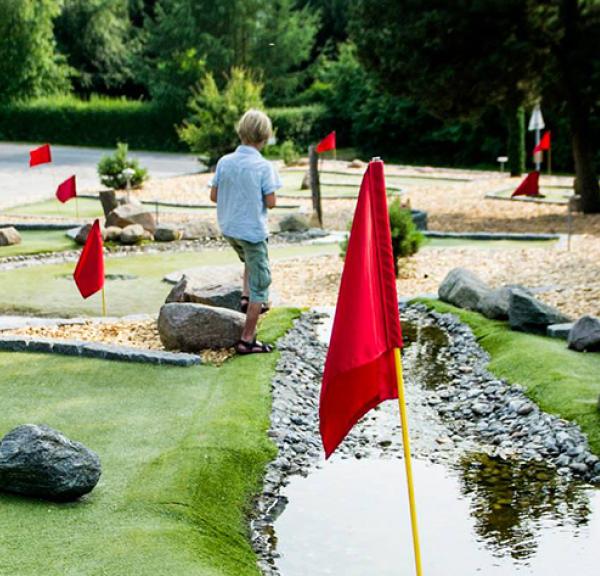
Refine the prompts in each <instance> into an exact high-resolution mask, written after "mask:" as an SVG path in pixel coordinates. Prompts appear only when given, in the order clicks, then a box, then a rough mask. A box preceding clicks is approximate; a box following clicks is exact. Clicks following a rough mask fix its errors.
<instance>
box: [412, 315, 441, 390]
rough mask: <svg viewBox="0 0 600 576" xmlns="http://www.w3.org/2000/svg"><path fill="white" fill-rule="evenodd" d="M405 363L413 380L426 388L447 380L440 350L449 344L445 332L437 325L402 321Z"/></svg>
mask: <svg viewBox="0 0 600 576" xmlns="http://www.w3.org/2000/svg"><path fill="white" fill-rule="evenodd" d="M402 336H403V338H404V364H405V367H406V369H407V370H410V376H411V378H412V379H413V380H416V381H418V382H421V383H422V384H423V385H424V386H425V387H426V388H435V387H436V386H439V385H440V384H443V383H444V382H446V381H447V379H448V376H447V372H446V364H445V361H444V359H443V355H441V354H440V352H441V351H442V350H443V349H444V348H446V346H448V337H447V336H446V334H445V332H444V331H443V330H441V329H440V328H438V327H436V326H429V325H422V324H420V323H417V322H402Z"/></svg>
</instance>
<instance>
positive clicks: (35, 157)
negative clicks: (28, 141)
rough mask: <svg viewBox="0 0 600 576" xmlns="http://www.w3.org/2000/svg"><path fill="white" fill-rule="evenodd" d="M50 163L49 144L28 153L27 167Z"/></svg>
mask: <svg viewBox="0 0 600 576" xmlns="http://www.w3.org/2000/svg"><path fill="white" fill-rule="evenodd" d="M48 162H52V154H51V153H50V144H44V145H43V146H40V147H39V148H35V149H34V150H30V151H29V167H30V168H31V167H32V166H37V165H38V164H47V163H48Z"/></svg>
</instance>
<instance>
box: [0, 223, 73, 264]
mask: <svg viewBox="0 0 600 576" xmlns="http://www.w3.org/2000/svg"><path fill="white" fill-rule="evenodd" d="M1 227H2V226H1V225H0V228H1ZM19 234H21V239H22V242H21V243H20V244H15V245H14V246H1V247H0V258H3V257H6V256H32V255H34V254H42V253H44V252H63V251H65V250H74V249H75V248H78V247H79V246H78V245H77V244H76V243H75V242H74V241H73V240H71V239H70V238H68V237H67V235H66V234H65V231H64V230H23V231H21V232H19Z"/></svg>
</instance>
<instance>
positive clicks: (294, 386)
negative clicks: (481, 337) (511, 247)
mask: <svg viewBox="0 0 600 576" xmlns="http://www.w3.org/2000/svg"><path fill="white" fill-rule="evenodd" d="M401 315H402V319H403V321H408V322H413V323H415V324H416V325H417V326H420V327H438V328H441V329H442V331H443V334H444V335H445V339H444V340H445V342H444V344H443V345H442V346H441V347H440V349H439V350H438V352H437V355H436V357H435V369H436V370H438V371H439V370H443V372H444V374H443V375H442V377H441V378H439V379H438V378H435V374H434V372H431V371H430V370H431V366H429V367H427V366H424V367H421V370H425V373H418V372H419V370H418V369H415V365H416V364H418V362H417V361H416V360H417V359H416V358H415V354H417V353H418V352H416V351H415V347H412V346H409V347H407V348H406V349H405V351H404V357H405V379H406V384H407V386H406V397H407V404H408V407H409V419H410V436H411V452H412V454H413V456H415V457H417V458H424V459H428V460H430V461H431V462H436V463H441V462H457V461H458V460H459V459H460V457H461V455H464V454H466V453H469V452H479V453H483V454H487V455H489V456H491V457H493V458H498V459H501V460H505V461H514V462H515V464H517V463H518V464H520V465H522V464H523V463H527V462H536V463H537V462H539V463H541V464H544V465H546V466H549V467H550V468H552V469H555V470H556V472H557V474H558V475H559V478H560V479H561V481H562V482H570V481H572V480H575V479H578V480H585V481H591V482H593V483H598V484H600V462H599V459H598V457H596V456H595V455H593V454H592V453H591V452H590V451H589V448H588V444H587V440H586V437H585V435H584V434H583V433H582V432H581V431H580V429H579V427H578V426H577V425H575V424H572V423H569V422H567V421H565V420H562V419H560V418H557V417H555V416H551V415H549V414H546V413H544V412H542V411H541V410H540V409H539V408H538V407H537V405H535V404H534V403H532V402H531V401H530V400H529V399H528V398H527V397H526V396H525V394H524V392H523V389H522V388H521V387H520V386H515V385H510V384H508V383H506V382H505V381H503V380H499V379H497V378H495V377H494V376H493V375H492V374H490V373H489V372H488V371H487V368H486V366H487V364H488V362H489V357H488V355H487V353H486V352H485V351H483V350H482V349H481V347H480V346H479V345H478V344H477V342H476V340H475V337H474V336H473V333H472V332H471V330H470V328H468V327H467V326H465V325H464V324H462V323H461V322H460V321H459V320H458V319H457V318H456V317H454V316H452V315H451V314H439V313H437V312H434V311H430V310H428V309H427V308H426V307H424V306H422V305H409V306H402V307H401ZM324 316H325V315H323V314H319V313H316V312H309V313H305V314H304V315H303V316H302V317H301V318H300V319H299V320H298V321H297V322H296V324H295V326H294V328H293V329H292V330H291V331H290V332H289V333H288V334H287V335H286V336H285V337H284V338H283V339H281V340H280V341H279V343H278V348H279V350H280V352H281V357H280V360H279V362H278V365H277V368H276V374H275V376H274V378H273V382H272V394H273V406H272V415H271V428H270V431H269V436H270V437H271V438H272V440H273V441H274V442H275V444H276V445H277V448H278V456H277V458H276V459H275V460H273V461H272V462H271V463H270V464H269V466H268V467H267V470H266V474H265V478H264V486H263V492H262V493H261V494H260V496H259V497H258V498H257V499H256V502H255V508H254V514H253V516H252V518H251V537H252V544H253V547H254V550H255V552H256V554H257V556H258V565H259V568H260V570H261V571H262V574H264V575H265V576H276V575H279V571H278V569H277V565H276V559H277V557H278V552H277V549H276V544H277V538H276V535H275V533H274V530H273V525H274V523H275V521H276V519H277V518H278V516H279V515H280V514H281V512H283V510H284V508H285V506H286V504H287V500H286V497H285V496H284V495H283V494H282V490H283V488H284V487H285V486H286V485H287V484H288V483H289V478H290V477H291V476H293V475H298V474H299V475H302V476H307V475H308V474H309V473H310V472H311V471H312V470H314V469H315V468H318V467H320V466H321V465H322V464H323V452H322V448H321V441H320V437H319V433H318V404H319V393H320V387H321V376H322V370H323V366H324V361H325V356H326V352H327V346H326V345H325V344H324V343H322V342H321V341H320V340H319V338H318V332H319V330H320V326H321V323H322V322H323V318H324ZM423 379H425V381H429V382H430V384H431V383H435V386H428V387H425V386H423V384H422V381H423ZM397 412H398V410H397V406H396V403H395V402H386V403H384V404H381V405H380V406H379V407H378V408H376V409H375V410H373V411H371V412H370V413H369V414H368V415H367V416H365V418H363V419H362V420H361V421H360V422H359V423H358V424H357V425H356V426H355V427H354V428H353V430H352V431H351V433H350V434H349V435H348V437H347V438H346V439H345V440H344V442H343V443H342V444H341V445H340V447H339V448H338V450H337V451H336V453H335V454H334V456H333V457H332V458H333V459H335V458H340V459H346V458H357V459H360V458H402V445H401V443H400V438H401V434H400V426H399V424H398V416H397Z"/></svg>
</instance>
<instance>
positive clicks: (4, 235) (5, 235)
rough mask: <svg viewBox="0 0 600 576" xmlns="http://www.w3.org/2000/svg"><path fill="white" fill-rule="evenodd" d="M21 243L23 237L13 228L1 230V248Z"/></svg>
mask: <svg viewBox="0 0 600 576" xmlns="http://www.w3.org/2000/svg"><path fill="white" fill-rule="evenodd" d="M20 243H21V235H20V234H19V232H18V230H17V229H16V228H14V227H13V226H8V227H7V228H0V246H14V245H15V244H20Z"/></svg>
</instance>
